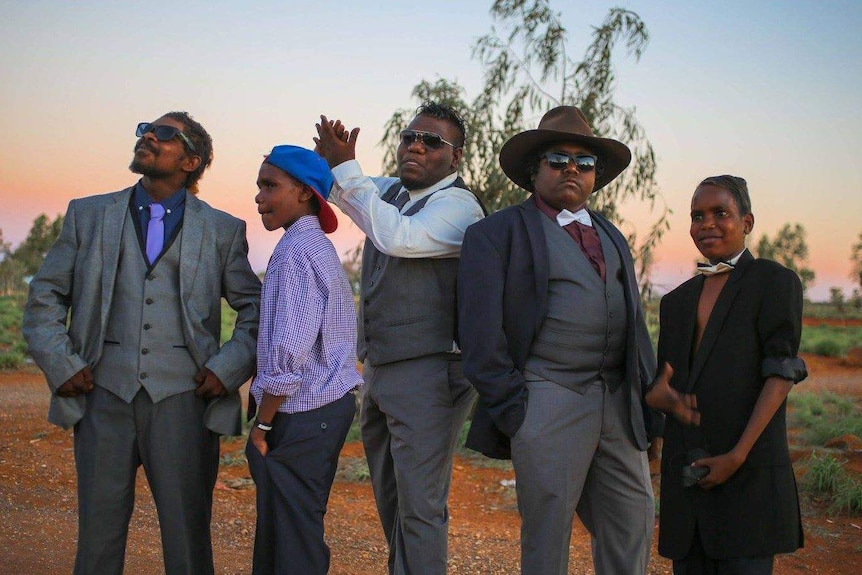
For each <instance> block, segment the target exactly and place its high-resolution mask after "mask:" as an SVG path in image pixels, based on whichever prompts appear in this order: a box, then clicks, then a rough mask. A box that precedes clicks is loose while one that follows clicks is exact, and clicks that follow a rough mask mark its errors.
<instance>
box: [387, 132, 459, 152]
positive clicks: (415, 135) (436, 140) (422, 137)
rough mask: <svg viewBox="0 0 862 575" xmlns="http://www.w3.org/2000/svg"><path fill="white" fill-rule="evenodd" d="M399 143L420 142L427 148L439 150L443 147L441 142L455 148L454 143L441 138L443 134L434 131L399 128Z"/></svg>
mask: <svg viewBox="0 0 862 575" xmlns="http://www.w3.org/2000/svg"><path fill="white" fill-rule="evenodd" d="M400 137H401V143H402V144H404V145H405V146H409V145H410V144H412V143H413V142H422V145H423V146H425V147H426V148H428V149H429V150H439V149H440V148H442V147H443V144H446V145H447V146H452V147H453V148H457V147H458V146H456V145H455V144H453V143H452V142H447V141H446V140H444V139H443V136H441V135H440V134H435V133H434V132H422V131H419V130H401V134H400Z"/></svg>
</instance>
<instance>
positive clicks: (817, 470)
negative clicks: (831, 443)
mask: <svg viewBox="0 0 862 575" xmlns="http://www.w3.org/2000/svg"><path fill="white" fill-rule="evenodd" d="M843 473H844V467H843V466H842V464H841V462H840V461H838V460H837V459H835V458H834V457H832V456H831V455H824V456H818V455H817V454H816V453H814V454H812V455H811V464H810V466H809V467H808V471H807V472H806V474H805V486H806V487H807V488H808V489H810V490H812V491H814V492H815V493H834V492H835V491H836V490H837V489H838V487H839V485H840V483H841V482H840V478H841V476H842V474H843Z"/></svg>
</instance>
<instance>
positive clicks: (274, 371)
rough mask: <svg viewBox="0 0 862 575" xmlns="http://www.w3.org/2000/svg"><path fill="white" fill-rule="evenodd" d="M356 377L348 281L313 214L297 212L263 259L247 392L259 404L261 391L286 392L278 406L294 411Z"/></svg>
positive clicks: (355, 383) (334, 395)
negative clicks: (252, 370)
mask: <svg viewBox="0 0 862 575" xmlns="http://www.w3.org/2000/svg"><path fill="white" fill-rule="evenodd" d="M361 384H362V376H361V375H359V372H358V371H357V370H356V310H355V308H354V305H353V294H352V293H351V291H350V284H349V283H348V281H347V276H346V275H345V274H344V270H343V268H342V267H341V262H340V261H339V260H338V254H336V252H335V247H333V245H332V242H330V241H329V239H328V238H327V237H326V235H325V234H324V233H323V230H321V229H320V222H319V221H318V219H317V217H316V216H303V217H301V218H299V219H298V220H297V221H296V222H294V223H293V225H291V226H290V227H289V228H288V229H287V230H286V231H285V232H284V235H283V236H282V237H281V239H280V240H279V242H278V245H276V247H275V250H274V251H273V253H272V257H271V258H270V260H269V265H267V267H266V277H265V278H264V280H263V290H262V292H261V294H260V332H259V335H258V340H257V375H256V376H255V378H254V381H253V382H252V384H251V390H250V393H251V395H252V396H253V397H254V399H255V401H256V402H257V404H258V405H260V404H261V402H262V400H263V394H264V392H265V391H266V392H269V393H270V394H272V395H278V396H282V395H283V396H286V397H285V400H284V402H282V404H281V406H279V408H278V410H279V411H280V412H285V413H297V412H301V411H309V410H312V409H316V408H318V407H321V406H323V405H326V404H327V403H331V402H333V401H335V400H336V399H339V398H341V397H343V396H344V394H346V393H348V392H349V391H351V390H353V389H356V388H357V387H359V386H360V385H361Z"/></svg>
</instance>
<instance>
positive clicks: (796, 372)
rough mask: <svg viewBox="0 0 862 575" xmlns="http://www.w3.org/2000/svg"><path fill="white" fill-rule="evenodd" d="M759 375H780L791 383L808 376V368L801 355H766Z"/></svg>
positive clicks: (765, 376)
mask: <svg viewBox="0 0 862 575" xmlns="http://www.w3.org/2000/svg"><path fill="white" fill-rule="evenodd" d="M760 375H761V376H762V377H764V378H767V377H780V378H782V379H787V380H790V381H792V382H793V383H799V382H800V381H802V380H803V379H805V378H806V377H808V368H807V367H806V366H805V361H804V360H803V359H802V358H801V357H767V358H766V359H764V360H763V364H762V365H761V367H760Z"/></svg>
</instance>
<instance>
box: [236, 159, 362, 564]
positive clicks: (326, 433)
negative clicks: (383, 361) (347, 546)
mask: <svg viewBox="0 0 862 575" xmlns="http://www.w3.org/2000/svg"><path fill="white" fill-rule="evenodd" d="M257 187H258V190H259V192H258V194H257V196H255V202H256V203H257V211H258V213H260V217H261V220H262V222H263V226H264V227H265V228H266V229H267V230H269V231H273V230H277V229H279V228H284V235H282V237H281V239H280V240H279V242H278V244H277V245H276V247H275V251H274V252H273V254H272V257H271V258H270V260H269V265H268V266H267V268H266V277H265V278H264V281H263V291H262V293H261V318H260V337H259V338H258V342H257V375H256V376H255V378H254V381H253V382H252V384H251V390H250V391H249V394H250V397H251V399H250V401H251V402H253V403H254V404H256V405H258V406H259V409H258V411H257V419H256V420H255V424H254V427H252V430H251V432H250V433H249V441H248V445H247V446H246V457H247V458H248V465H249V469H250V470H251V476H252V478H253V479H254V481H255V484H256V485H257V527H256V532H255V541H254V567H253V573H254V574H255V575H264V574H275V573H288V572H290V573H302V574H303V575H318V574H320V575H323V574H325V573H326V572H327V571H328V570H329V547H328V546H327V545H326V542H325V541H324V538H323V516H324V514H325V513H326V504H327V501H328V499H329V491H330V489H331V488H332V481H333V479H334V478H335V469H336V467H337V465H338V454H339V452H340V451H341V447H342V445H344V439H345V438H346V437H347V431H348V430H349V429H350V424H351V422H352V421H353V415H354V412H355V411H356V400H355V397H354V394H353V391H354V390H355V389H356V388H358V387H359V386H360V385H361V384H362V377H361V376H360V375H359V373H358V372H357V370H356V352H355V349H356V312H355V310H354V305H353V295H352V292H351V290H350V284H349V283H348V281H347V276H346V275H345V273H344V269H343V268H342V267H341V262H340V261H339V259H338V254H337V253H336V251H335V247H334V246H333V245H332V242H330V241H329V239H328V238H327V237H326V235H325V234H327V233H331V232H334V231H335V229H336V228H337V227H338V220H337V219H336V217H335V213H334V212H333V210H332V208H331V207H330V206H329V204H328V203H327V202H326V198H327V197H329V190H330V188H331V187H332V175H331V173H330V171H329V166H328V165H327V163H326V161H325V160H324V159H323V158H321V157H320V156H318V155H317V154H316V153H314V152H312V151H311V150H306V149H305V148H300V147H298V146H276V147H274V148H273V149H272V152H270V154H269V155H268V156H266V158H265V159H264V161H263V164H262V165H261V167H260V171H259V173H258V177H257Z"/></svg>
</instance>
